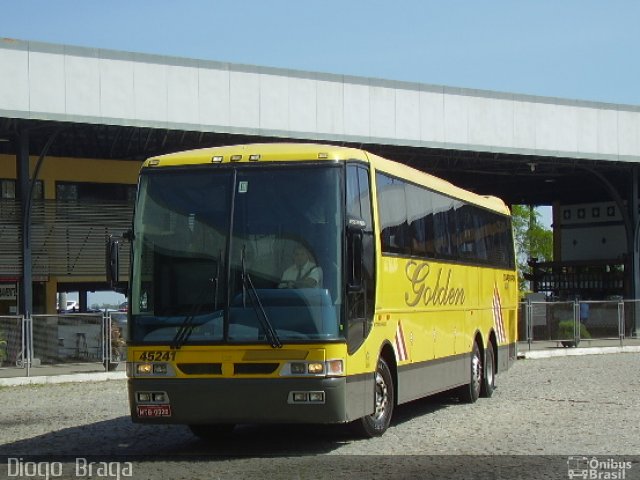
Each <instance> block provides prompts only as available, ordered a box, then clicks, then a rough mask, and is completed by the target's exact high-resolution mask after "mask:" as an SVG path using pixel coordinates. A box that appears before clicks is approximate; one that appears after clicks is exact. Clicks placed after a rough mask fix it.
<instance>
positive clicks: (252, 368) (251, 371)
mask: <svg viewBox="0 0 640 480" xmlns="http://www.w3.org/2000/svg"><path fill="white" fill-rule="evenodd" d="M278 365H280V364H279V363H234V364H233V373H234V374H235V375H256V374H268V373H273V372H275V371H276V370H277V368H278Z"/></svg>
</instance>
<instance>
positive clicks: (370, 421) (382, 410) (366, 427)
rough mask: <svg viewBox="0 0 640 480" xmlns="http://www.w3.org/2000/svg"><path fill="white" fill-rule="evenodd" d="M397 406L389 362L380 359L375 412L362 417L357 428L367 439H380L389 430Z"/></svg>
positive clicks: (375, 389) (376, 383)
mask: <svg viewBox="0 0 640 480" xmlns="http://www.w3.org/2000/svg"><path fill="white" fill-rule="evenodd" d="M394 404H395V390H394V388H393V378H392V376H391V371H390V370H389V366H388V365H387V362H386V361H385V360H384V359H383V358H380V359H379V360H378V368H377V369H376V372H375V385H374V407H375V409H374V412H373V413H372V414H371V415H367V416H366V417H362V418H361V419H360V420H358V421H357V423H356V426H357V428H358V431H359V433H360V434H362V435H363V436H365V437H369V438H371V437H379V436H380V435H382V434H383V433H384V432H386V431H387V428H389V424H390V423H391V416H392V415H393V407H394Z"/></svg>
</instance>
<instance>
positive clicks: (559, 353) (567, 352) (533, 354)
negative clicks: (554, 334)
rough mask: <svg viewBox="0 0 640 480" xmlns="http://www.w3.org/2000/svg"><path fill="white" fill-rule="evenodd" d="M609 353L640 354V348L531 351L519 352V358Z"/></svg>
mask: <svg viewBox="0 0 640 480" xmlns="http://www.w3.org/2000/svg"><path fill="white" fill-rule="evenodd" d="M609 353H640V346H635V345H634V346H626V347H587V348H557V349H550V350H531V351H528V350H527V351H526V352H518V358H522V359H525V360H537V359H540V358H555V357H576V356H581V355H606V354H609Z"/></svg>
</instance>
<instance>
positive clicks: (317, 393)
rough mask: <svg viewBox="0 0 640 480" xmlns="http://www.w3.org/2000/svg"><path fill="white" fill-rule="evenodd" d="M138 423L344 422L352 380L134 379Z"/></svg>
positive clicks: (132, 400) (132, 399)
mask: <svg viewBox="0 0 640 480" xmlns="http://www.w3.org/2000/svg"><path fill="white" fill-rule="evenodd" d="M128 388H129V405H130V407H131V417H132V419H133V421H134V422H137V423H165V424H166V423H171V424H188V425H191V424H220V423H344V422H347V421H348V419H347V412H346V404H347V396H348V395H347V382H346V379H345V378H344V377H337V378H250V379H249V378H247V379H238V378H214V379H211V378H198V379H195V378H188V379H183V378H162V379H159V378H130V379H129V380H128Z"/></svg>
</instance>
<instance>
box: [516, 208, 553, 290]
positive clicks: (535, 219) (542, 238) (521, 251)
mask: <svg viewBox="0 0 640 480" xmlns="http://www.w3.org/2000/svg"><path fill="white" fill-rule="evenodd" d="M511 215H512V220H513V234H514V236H515V243H516V261H517V264H518V283H519V286H520V293H525V292H526V291H527V290H528V285H527V282H526V280H525V279H524V276H523V274H524V273H526V272H528V271H529V265H528V263H527V262H528V261H529V260H530V259H531V258H537V259H538V261H539V262H550V261H552V260H553V231H551V230H549V229H546V228H544V227H543V226H542V225H540V213H539V212H538V211H536V210H535V209H534V208H533V207H531V206H527V205H513V206H512V207H511Z"/></svg>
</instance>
